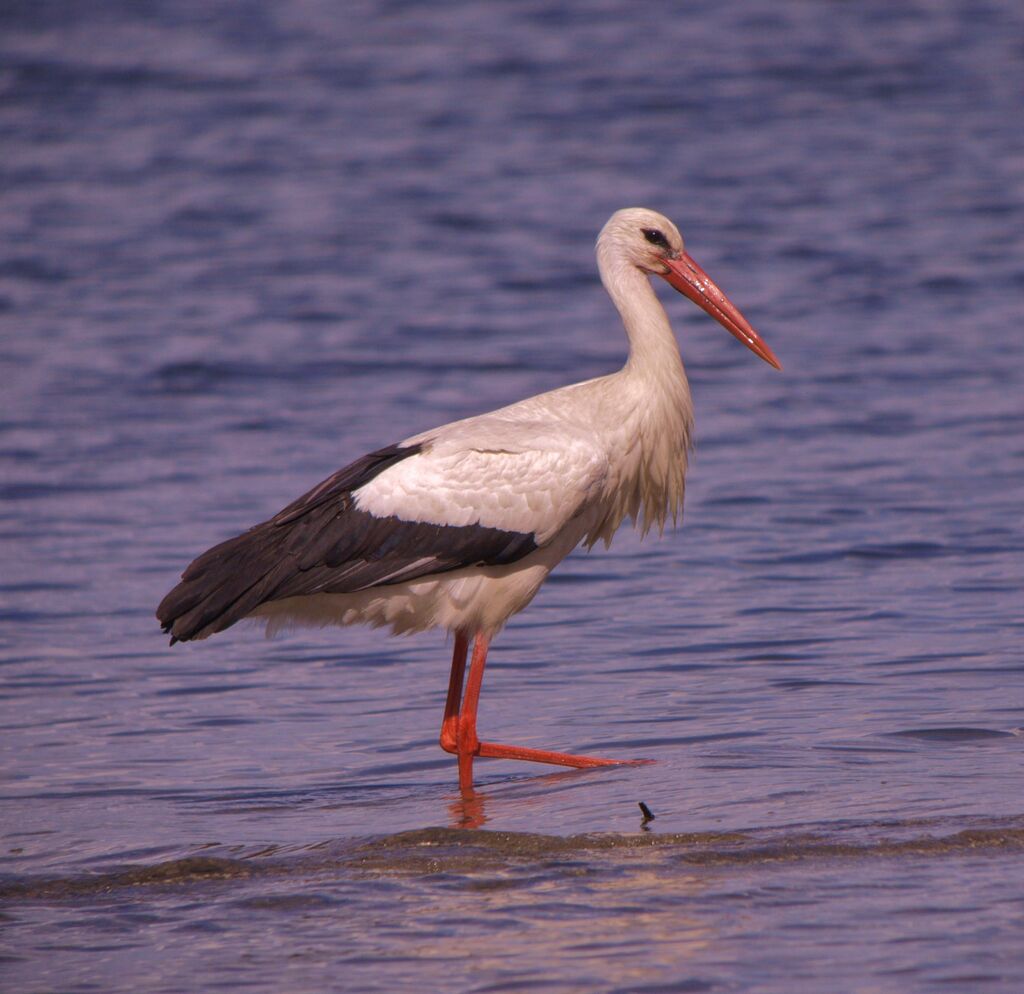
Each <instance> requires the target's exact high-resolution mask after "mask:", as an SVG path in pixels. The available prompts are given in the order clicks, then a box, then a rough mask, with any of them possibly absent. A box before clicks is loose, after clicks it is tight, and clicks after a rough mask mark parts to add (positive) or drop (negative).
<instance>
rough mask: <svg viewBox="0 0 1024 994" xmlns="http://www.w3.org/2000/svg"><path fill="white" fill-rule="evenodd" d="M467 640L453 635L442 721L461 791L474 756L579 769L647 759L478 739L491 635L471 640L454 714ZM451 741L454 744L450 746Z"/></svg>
mask: <svg viewBox="0 0 1024 994" xmlns="http://www.w3.org/2000/svg"><path fill="white" fill-rule="evenodd" d="M460 639H461V640H462V641H461V642H460ZM467 641H468V640H466V639H465V637H464V636H462V635H457V636H456V640H455V656H454V658H453V659H452V675H451V680H450V681H449V685H448V703H447V705H446V707H445V717H444V724H443V725H442V727H441V746H442V748H444V749H445V750H447V751H448V752H455V753H457V754H458V757H459V788H460V790H461V791H462V792H463V794H467V793H472V790H473V757H474V756H489V757H491V758H494V759H523V760H527V761H529V762H532V763H550V764H552V765H553V766H574V767H577V768H579V769H586V768H588V767H593V766H623V765H630V764H634V763H643V762H647V760H630V759H598V758H597V757H595V756H577V755H574V754H573V753H568V752H550V751H549V750H547V749H528V748H526V747H525V746H510V745H501V744H500V743H497V742H481V741H480V739H479V738H478V737H477V734H476V713H477V707H478V705H479V703H480V688H481V687H482V686H483V682H484V667H485V666H486V665H487V649H488V647H489V645H490V639H489V638H488V637H487V636H486V635H484V634H483V633H480V632H478V633H477V636H476V641H475V643H474V644H473V658H472V661H471V662H470V664H469V680H468V682H467V684H466V694H465V697H464V698H463V700H462V707H461V709H459V710H458V713H457V714H456V713H455V708H456V707H457V698H458V694H459V693H460V692H461V690H462V674H463V670H464V669H465V664H466V648H467ZM452 737H454V739H455V741H454V742H452ZM453 745H454V746H455V748H452V746H453Z"/></svg>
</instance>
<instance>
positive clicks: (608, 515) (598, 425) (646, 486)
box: [157, 208, 778, 792]
mask: <svg viewBox="0 0 1024 994" xmlns="http://www.w3.org/2000/svg"><path fill="white" fill-rule="evenodd" d="M597 254H598V264H599V268H600V272H601V278H602V281H603V283H604V285H605V288H606V289H607V291H608V293H609V295H610V296H611V298H612V301H613V303H614V304H615V306H616V308H617V309H618V311H619V313H620V315H621V317H622V320H623V324H624V326H625V329H626V333H627V335H628V338H629V358H628V361H627V362H626V364H625V366H624V367H623V368H622V369H621V370H620V371H619V372H617V373H613V374H611V375H609V376H603V377H599V378H597V379H593V380H588V381H586V382H583V383H577V384H573V385H571V386H567V387H562V388H560V389H558V390H553V391H550V392H549V393H544V394H540V395H538V396H535V397H531V398H529V399H527V400H523V401H520V402H519V403H516V404H512V405H510V406H508V407H504V408H501V409H500V410H497V411H493V412H491V413H489V414H484V415H481V416H478V417H473V418H467V419H466V420H463V421H456V422H453V423H451V424H448V425H444V426H442V427H440V428H435V429H433V430H431V431H426V432H423V433H421V434H419V435H414V436H412V437H411V438H407V439H405V440H404V441H402V442H400V443H398V444H397V445H394V446H390V447H388V448H385V449H380V450H378V451H377V452H374V453H370V454H369V455H367V456H364V457H363V458H362V459H359V460H356V461H355V462H354V463H352V464H350V465H349V466H346V467H345V468H343V469H341V470H339V471H338V472H337V473H335V474H334V475H333V476H332V477H329V478H328V479H327V480H325V481H324V482H323V483H321V484H319V485H318V486H317V487H315V488H314V489H313V490H311V491H310V492H309V493H307V494H306V495H304V496H303V497H301V498H299V499H298V500H297V501H295V502H294V503H293V504H291V505H289V506H288V507H287V508H285V509H284V510H283V511H281V512H280V513H279V514H277V515H276V516H275V517H274V518H272V519H270V520H269V521H267V522H264V523H263V524H260V525H257V526H256V527H255V528H252V529H250V530H249V531H248V532H245V533H244V534H242V535H240V536H238V537H236V538H234V539H229V540H228V541H227V542H224V543H221V544H220V545H218V546H215V547H214V548H212V549H210V550H209V551H208V552H206V553H204V554H203V555H202V556H200V557H199V558H198V559H197V560H196V561H195V562H193V563H192V565H191V566H189V567H188V569H187V570H186V571H185V573H184V574H183V577H182V582H181V583H180V584H179V585H178V586H177V587H176V588H175V589H174V590H172V591H171V592H170V593H169V594H168V595H167V597H166V598H164V600H163V602H162V603H161V605H160V607H159V608H158V610H157V616H158V618H159V619H160V621H161V622H162V624H163V626H164V630H165V631H169V632H170V633H171V636H172V643H173V642H174V641H178V640H181V641H185V640H188V639H201V638H206V637H207V636H209V635H211V634H213V633H215V632H218V631H221V630H223V629H225V628H227V627H228V626H230V625H232V624H234V623H235V622H236V621H238V620H241V619H242V618H262V619H266V621H267V624H268V628H269V629H275V628H280V627H284V626H288V625H292V624H307V625H309V624H312V625H348V624H355V623H366V624H370V625H374V626H387V627H390V628H391V629H392V630H393V631H394V632H398V633H400V632H412V631H422V630H424V629H428V628H433V627H441V628H445V629H448V630H449V631H451V632H452V633H454V635H455V652H454V656H453V660H452V672H451V679H450V682H449V693H448V702H447V706H446V709H445V717H444V721H443V725H442V733H441V744H442V746H443V747H444V748H445V749H447V750H448V751H450V752H454V753H456V754H457V755H458V757H459V779H460V785H461V787H462V789H463V791H464V792H469V791H471V789H472V764H473V757H474V756H477V755H483V756H488V755H489V756H501V757H505V758H518V759H528V760H534V761H539V762H548V763H555V764H559V765H569V766H597V765H605V764H609V763H613V762H615V761H613V760H600V759H594V758H592V757H584V756H572V755H568V754H564V753H552V752H546V751H541V750H534V749H525V748H520V747H516V746H503V745H496V744H493V743H481V742H480V741H479V739H478V738H477V736H476V706H477V700H478V698H479V692H480V684H481V681H482V678H483V668H484V664H485V662H486V656H487V648H488V645H489V643H490V640H491V638H492V637H493V636H494V635H495V634H496V633H497V632H498V631H499V630H500V628H501V627H502V626H503V625H504V624H505V622H506V621H507V620H508V619H509V618H510V617H511V616H512V615H513V614H515V613H516V612H518V611H521V610H522V609H523V608H524V607H526V605H527V604H529V602H530V601H531V600H532V598H533V596H534V595H535V594H536V593H537V590H538V589H539V588H540V586H541V584H542V583H543V582H544V580H545V579H546V577H547V575H548V574H549V573H550V572H551V570H552V569H553V568H554V567H555V566H556V565H557V564H558V563H559V562H560V561H561V560H562V559H564V558H565V556H567V555H568V554H569V552H571V551H572V549H574V548H575V547H576V546H577V545H578V544H580V543H581V542H584V543H586V544H587V545H593V544H594V543H595V542H597V541H604V542H605V543H609V542H610V541H611V538H612V536H613V535H614V533H615V531H616V530H617V529H618V527H619V526H620V525H621V524H622V522H623V520H624V519H626V518H632V519H633V520H634V522H636V523H637V524H638V526H639V527H640V528H641V529H642V531H644V532H646V531H647V530H648V529H649V528H651V527H657V528H659V529H660V528H661V527H662V526H663V525H664V523H665V521H666V519H669V518H671V519H675V518H676V517H677V515H678V513H679V511H680V510H681V508H682V503H683V492H684V478H685V473H686V463H687V455H688V452H689V448H690V444H691V434H692V428H693V410H692V403H691V399H690V391H689V386H688V384H687V381H686V375H685V373H684V371H683V364H682V361H681V359H680V355H679V349H678V347H677V345H676V341H675V337H674V335H673V334H672V330H671V328H670V326H669V323H668V318H667V316H666V314H665V311H664V309H663V308H662V306H661V304H660V303H659V301H658V299H657V297H656V295H655V293H654V290H653V288H652V287H651V284H650V280H649V275H650V274H652V273H653V274H657V275H661V276H663V277H664V278H665V279H666V280H667V281H668V282H669V283H671V284H672V285H673V286H675V287H676V288H677V289H679V290H680V291H681V292H683V293H685V294H686V295H687V296H689V297H690V298H691V299H694V300H695V301H696V302H697V303H698V304H699V305H700V306H701V307H702V308H703V309H704V310H706V311H707V312H708V313H710V314H711V315H712V316H713V317H715V318H716V320H718V321H719V322H720V323H721V324H723V325H724V326H725V327H726V328H727V329H728V330H729V331H731V332H732V333H733V334H734V335H736V337H737V338H740V339H741V340H742V341H743V342H744V343H745V344H747V345H748V347H750V348H751V349H752V350H753V351H755V352H756V353H757V354H758V355H760V356H761V357H762V358H764V359H765V360H766V361H768V362H770V363H772V365H775V366H778V362H777V360H775V357H774V356H773V355H772V353H771V351H770V350H769V349H768V347H767V346H766V345H765V344H764V343H763V342H762V341H761V339H760V338H759V337H758V336H757V334H756V332H754V330H753V329H752V328H751V327H750V326H749V324H747V322H746V321H745V319H743V317H742V315H740V313H739V311H738V310H736V308H735V307H733V305H732V304H731V303H730V302H729V301H728V299H727V298H726V297H725V296H724V294H722V292H721V291H720V290H719V289H718V288H717V287H716V286H715V285H714V283H712V282H711V280H710V279H709V278H708V277H707V275H706V274H705V273H704V272H703V270H701V269H700V267H698V266H697V265H696V263H694V262H693V260H692V259H691V258H690V257H689V256H688V255H687V254H686V252H685V250H684V248H683V242H682V238H681V237H680V235H679V233H678V231H677V230H676V228H675V226H674V225H672V223H671V222H670V221H668V220H667V219H666V218H664V217H662V216H661V215H659V214H656V213H655V212H653V211H649V210H644V209H640V208H630V209H627V210H623V211H618V212H617V213H616V214H614V215H613V216H612V218H611V219H610V220H609V222H608V224H607V225H605V228H604V229H603V231H602V232H601V236H600V238H599V239H598V246H597ZM471 640H473V641H474V643H475V645H474V652H473V662H472V666H471V670H470V677H469V684H468V686H467V688H466V691H465V696H464V697H463V692H462V685H463V674H464V670H465V663H466V657H467V654H468V648H469V643H470V641H471Z"/></svg>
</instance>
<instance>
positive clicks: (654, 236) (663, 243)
mask: <svg viewBox="0 0 1024 994" xmlns="http://www.w3.org/2000/svg"><path fill="white" fill-rule="evenodd" d="M640 230H641V231H642V232H643V235H644V238H646V239H647V240H648V241H649V242H650V243H651V244H652V245H657V246H658V247H659V248H666V249H667V248H668V239H667V238H666V237H665V235H664V234H663V233H662V232H660V231H658V229H657V228H641V229H640Z"/></svg>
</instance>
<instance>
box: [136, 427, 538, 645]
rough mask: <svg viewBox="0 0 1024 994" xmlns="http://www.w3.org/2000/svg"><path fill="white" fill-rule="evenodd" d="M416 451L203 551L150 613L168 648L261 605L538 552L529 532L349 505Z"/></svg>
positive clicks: (396, 455) (382, 461) (324, 486)
mask: <svg viewBox="0 0 1024 994" xmlns="http://www.w3.org/2000/svg"><path fill="white" fill-rule="evenodd" d="M420 451H421V446H419V445H412V446H406V447H404V448H403V447H401V446H389V447H388V448H385V449H379V450H378V451H376V452H371V453H369V454H368V455H365V456H363V457H362V458H360V459H357V460H356V461H355V462H353V463H350V464H349V465H348V466H345V467H344V468H343V469H340V470H338V472H337V473H335V474H334V475H333V476H330V477H328V478H327V479H326V480H324V481H323V482H322V483H320V484H318V485H317V486H315V487H314V488H313V489H312V490H310V491H309V492H308V493H306V494H304V495H303V496H302V497H300V498H299V499H298V500H296V501H294V502H292V503H291V504H289V505H288V506H287V507H286V508H284V509H283V510H282V511H280V512H279V513H278V514H276V515H275V516H274V517H273V518H271V519H270V520H269V521H264V522H263V523H262V524H259V525H256V527H255V528H251V529H250V530H249V531H247V532H245V533H244V534H242V535H238V536H236V537H235V538H231V539H228V540H227V541H226V542H221V543H220V544H219V545H215V546H214V547H213V548H212V549H209V550H207V551H206V552H204V553H203V554H202V555H201V556H199V557H198V558H197V559H196V560H195V561H194V562H193V563H192V564H191V565H190V566H189V567H188V569H186V570H185V572H184V573H183V574H182V579H181V583H179V584H178V585H177V586H176V587H175V588H174V589H173V590H172V591H171V592H170V593H169V594H168V595H167V596H166V597H165V598H164V599H163V600H162V601H161V602H160V606H159V607H158V608H157V612H156V616H157V618H158V620H159V621H160V623H161V625H162V626H163V630H164V631H165V632H170V634H171V644H172V645H173V643H174V642H178V641H182V642H184V641H188V640H189V639H194V638H205V637H206V636H207V635H212V634H213V633H214V632H220V631H223V630H224V629H225V628H228V627H229V626H231V625H233V624H234V623H235V622H236V621H239V620H241V619H242V618H244V617H246V615H248V614H250V613H251V612H252V611H254V610H255V609H256V608H257V607H259V605H260V604H263V603H265V602H267V601H272V600H281V599H282V598H285V597H299V596H302V595H304V594H315V593H352V592H354V591H357V590H365V589H367V588H368V587H374V586H381V585H387V584H392V583H401V582H404V581H407V580H413V579H416V578H417V577H421V576H428V575H430V574H434V573H444V572H448V571H450V570H454V569H460V568H462V567H464V566H503V565H507V564H509V563H513V562H516V561H517V560H519V559H521V558H523V557H524V556H526V555H529V554H530V553H531V552H533V551H534V550H535V549H536V548H537V543H536V541H535V539H534V536H533V535H530V534H524V533H521V532H512V531H504V530H502V529H500V528H487V527H484V526H482V525H466V526H455V525H436V524H428V523H425V522H418V521H405V520H402V519H400V518H396V517H383V518H378V517H376V516H375V515H373V514H370V513H369V512H368V511H363V510H360V509H359V508H356V507H355V506H354V504H353V501H352V491H354V490H358V489H359V488H360V487H362V486H364V485H365V484H367V483H369V482H370V480H372V479H373V478H374V477H375V476H376V475H377V474H378V473H381V472H383V471H384V470H385V469H387V468H388V467H389V466H393V465H394V464H395V463H397V462H400V461H401V460H402V459H408V458H409V457H410V456H414V455H416V454H417V453H419V452H420Z"/></svg>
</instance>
